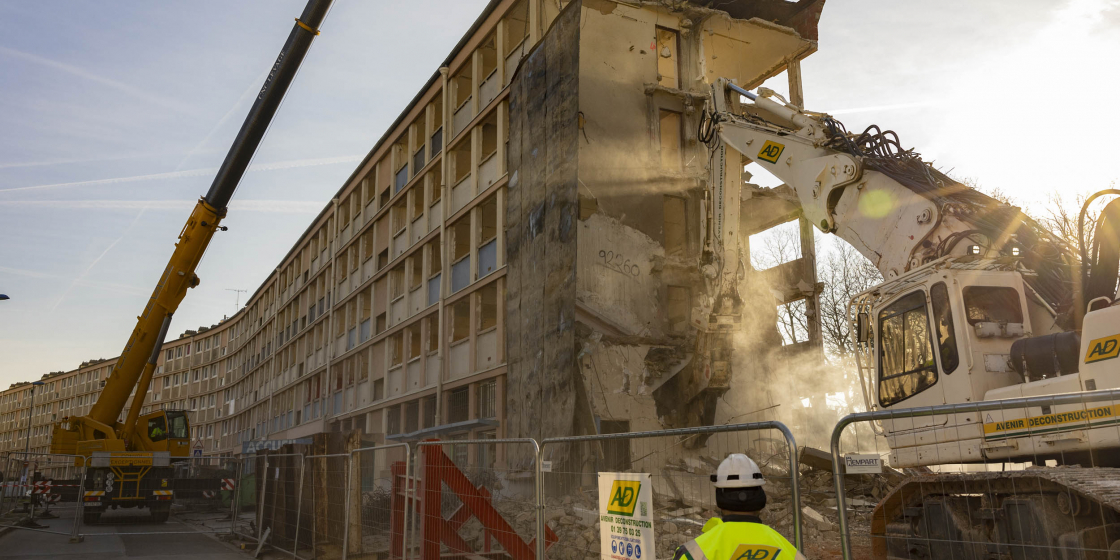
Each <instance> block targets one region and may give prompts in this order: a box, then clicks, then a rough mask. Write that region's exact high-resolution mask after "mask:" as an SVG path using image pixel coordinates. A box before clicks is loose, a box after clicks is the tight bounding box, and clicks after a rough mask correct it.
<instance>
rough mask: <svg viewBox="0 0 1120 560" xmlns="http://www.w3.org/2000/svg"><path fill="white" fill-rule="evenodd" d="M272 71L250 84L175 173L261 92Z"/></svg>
mask: <svg viewBox="0 0 1120 560" xmlns="http://www.w3.org/2000/svg"><path fill="white" fill-rule="evenodd" d="M271 71H272V69H271V68H269V69H267V70H265V71H264V72H262V73H261V75H260V76H257V78H256V79H255V80H253V81H252V83H250V84H249V87H248V88H247V89H246V90H245V91H243V92H242V93H241V97H238V98H237V101H236V102H235V103H234V104H233V107H230V108H229V111H226V114H224V115H222V118H220V119H218V122H217V123H216V124H214V127H213V128H211V129H210V132H207V133H206V136H205V137H203V138H202V140H201V141H200V142H199V143H198V144H195V146H194V147H193V148H191V151H189V152H187V155H185V156H183V159H182V161H180V162H179V165H176V166H175V171H178V170H180V169H181V168H182V167H183V165H184V164H186V163H187V160H189V159H190V158H191V156H193V155H195V154H196V153H199V152H200V151H201V150H202V147H203V146H205V145H206V143H207V142H209V141H210V138H212V137H213V136H214V134H215V133H217V132H218V130H219V129H221V128H222V126H224V125H225V124H226V122H227V121H229V119H230V117H232V116H233V115H234V114H235V113H234V112H235V111H236V110H237V108H238V107H240V106H241V104H242V103H244V102H245V101H246V100H248V99H250V98H252V97H253V94H255V93H257V92H258V91H260V89H261V84H262V83H264V80H265V78H267V77H268V73H269V72H271Z"/></svg>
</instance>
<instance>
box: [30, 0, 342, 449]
mask: <svg viewBox="0 0 1120 560" xmlns="http://www.w3.org/2000/svg"><path fill="white" fill-rule="evenodd" d="M331 2H332V0H309V1H308V3H307V6H306V7H305V8H304V10H303V13H302V14H301V15H300V17H299V18H298V19H296V23H295V24H294V25H293V27H292V31H291V33H290V34H289V35H288V39H287V41H286V42H285V43H284V47H283V48H282V49H281V51H280V54H279V56H277V57H276V61H275V62H274V63H273V65H272V70H271V71H270V72H269V74H268V78H266V79H265V82H264V85H263V86H262V87H261V90H260V92H259V93H258V94H257V97H256V100H255V101H254V103H253V106H252V108H251V109H250V111H249V115H248V116H247V117H246V118H245V122H244V123H243V124H242V125H241V129H240V131H239V132H238V133H237V137H236V139H235V140H234V142H233V145H232V146H231V147H230V149H229V152H228V153H227V154H226V157H225V160H224V161H223V162H222V165H221V168H220V169H219V171H218V174H217V176H216V177H215V178H214V182H213V183H212V184H211V185H210V189H209V191H207V193H206V195H205V196H203V197H202V198H200V199H199V201H198V203H197V204H196V205H195V207H194V210H193V211H192V212H191V215H190V218H189V219H188V220H187V223H186V225H185V226H183V229H182V231H181V232H180V233H179V239H178V242H177V243H176V244H175V251H174V252H173V253H172V255H171V259H170V260H169V261H168V263H167V266H166V267H164V270H163V273H162V274H161V275H160V279H159V281H158V282H157V283H156V287H155V289H154V290H153V292H152V295H151V297H150V298H149V299H148V303H147V305H146V306H145V307H144V311H143V312H142V313H141V314H140V316H139V317H137V323H136V327H135V328H134V329H133V331H132V335H131V336H130V337H129V339H128V343H127V344H125V347H124V350H123V351H122V352H121V355H120V358H119V359H118V360H117V362H116V365H115V366H114V367H113V370H112V372H111V373H110V375H109V377H108V379H107V380H106V383H105V388H104V390H103V391H102V392H101V395H100V397H98V399H97V402H95V403H94V405H93V407H92V408H91V409H90V411H89V414H88V415H87V416H85V417H81V418H71V419H69V427H70V429H69V430H67V431H70V432H78V433H77V434H75V436H76V437H75V436H71V437H69V438H66V437H61V438H57V439H58V440H59V444H60V445H66V444H70V445H72V444H73V443H75V442H74V441H73V440H78V441H81V440H90V439H98V440H103V439H107V438H108V439H117V438H128V437H129V435H130V434H131V433H132V431H133V430H134V429H135V426H134V425H135V423H136V419H137V416H138V414H139V410H140V408H141V406H142V405H143V400H144V395H145V393H146V392H147V390H148V385H149V384H150V382H151V378H152V373H153V371H154V369H155V365H156V362H157V360H158V358H159V352H160V350H161V347H162V345H163V342H164V338H165V336H166V334H167V330H168V328H169V326H170V323H171V317H172V315H174V313H175V311H176V310H177V309H178V307H179V304H180V303H181V302H182V300H183V298H184V297H185V296H186V293H187V290H188V289H190V288H193V287H195V286H197V285H198V284H199V278H198V276H197V275H196V274H195V269H196V268H197V267H198V264H199V262H200V261H201V260H202V256H203V254H204V253H205V251H206V248H207V246H208V245H209V244H210V240H211V239H212V238H213V236H214V233H215V232H217V231H218V230H220V229H223V230H224V229H225V228H224V227H222V226H221V225H220V223H221V220H222V219H223V218H224V217H225V215H226V207H227V205H228V203H229V201H230V198H231V197H232V196H233V193H234V191H235V190H236V188H237V185H238V183H239V182H240V181H241V178H242V176H243V175H244V174H245V170H246V168H247V167H248V165H249V162H250V160H251V159H252V157H253V154H254V153H256V150H257V147H258V146H259V145H260V142H261V139H262V138H263V137H264V135H265V132H266V131H267V130H268V126H269V124H270V123H271V122H272V118H273V116H274V115H275V114H276V110H277V108H279V106H280V103H281V101H282V100H283V98H284V94H285V93H286V92H287V89H288V86H289V85H290V84H291V82H292V79H293V78H294V77H295V75H296V72H297V70H298V69H299V66H300V63H301V62H302V61H303V58H304V56H305V55H306V54H307V51H308V49H309V48H310V47H311V43H312V41H313V40H314V37H315V35H318V33H319V31H318V28H319V26H320V24H321V23H322V22H323V19H324V18H325V17H326V14H327V11H328V10H329V9H330V5H331ZM134 388H135V389H136V396H135V398H134V400H133V403H132V406H131V409H130V411H129V416H128V419H127V421H126V422H124V423H123V424H120V425H115V424H116V422H117V419H118V418H119V416H120V413H121V411H122V410H123V409H124V407H125V405H126V403H127V401H128V397H129V394H130V393H131V392H132V391H133V389H134ZM66 440H71V441H66ZM53 447H55V445H54V443H53V442H52V448H53ZM97 447H101V448H105V449H108V448H110V447H111V446H97Z"/></svg>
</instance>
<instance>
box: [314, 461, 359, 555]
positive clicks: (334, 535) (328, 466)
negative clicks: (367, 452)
mask: <svg viewBox="0 0 1120 560" xmlns="http://www.w3.org/2000/svg"><path fill="white" fill-rule="evenodd" d="M304 471H305V477H304V484H303V486H302V492H303V494H302V496H303V498H302V500H303V503H305V504H309V509H302V510H301V511H305V512H306V513H307V517H306V520H307V522H308V523H309V530H310V532H311V534H310V537H311V542H310V545H311V546H310V550H309V556H310V557H312V558H315V559H316V560H324V559H328V560H329V559H333V558H345V557H346V555H347V554H354V553H356V552H357V550H358V547H360V546H361V539H360V538H357V536H356V535H357V534H358V533H360V530H359V527H358V525H357V523H358V520H359V519H360V515H351V511H350V510H351V504H352V501H351V499H350V498H351V496H352V494H353V492H352V491H351V490H352V489H353V488H355V486H354V484H353V480H352V479H351V476H350V454H349V453H332V454H325V455H308V456H307V457H306V458H305V459H304ZM357 504H360V501H358V500H354V505H357ZM351 535H355V538H354V539H351V538H350V537H351Z"/></svg>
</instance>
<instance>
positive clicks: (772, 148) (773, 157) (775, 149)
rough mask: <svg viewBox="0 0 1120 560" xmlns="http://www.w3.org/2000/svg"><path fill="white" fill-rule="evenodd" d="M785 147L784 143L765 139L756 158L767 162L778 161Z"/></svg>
mask: <svg viewBox="0 0 1120 560" xmlns="http://www.w3.org/2000/svg"><path fill="white" fill-rule="evenodd" d="M785 149H786V147H785V146H784V145H782V144H779V143H777V142H771V141H770V140H767V141H766V143H765V144H763V145H762V149H761V150H759V151H758V159H760V160H762V161H765V162H769V163H778V158H780V157H782V151H783V150H785Z"/></svg>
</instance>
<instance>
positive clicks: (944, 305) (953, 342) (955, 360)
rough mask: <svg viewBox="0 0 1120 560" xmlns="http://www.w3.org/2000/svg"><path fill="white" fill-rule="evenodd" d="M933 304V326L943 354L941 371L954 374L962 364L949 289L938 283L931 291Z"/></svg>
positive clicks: (930, 297)
mask: <svg viewBox="0 0 1120 560" xmlns="http://www.w3.org/2000/svg"><path fill="white" fill-rule="evenodd" d="M929 299H930V301H931V303H933V326H934V329H936V331H937V350H938V352H939V353H940V354H941V371H943V372H945V373H953V371H954V370H956V369H957V366H958V365H960V363H961V358H960V356H959V355H958V353H957V337H956V336H955V335H954V333H953V310H952V308H951V307H949V289H948V288H946V287H945V283H944V282H938V283H936V284H934V285H933V287H932V288H930V290H929Z"/></svg>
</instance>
